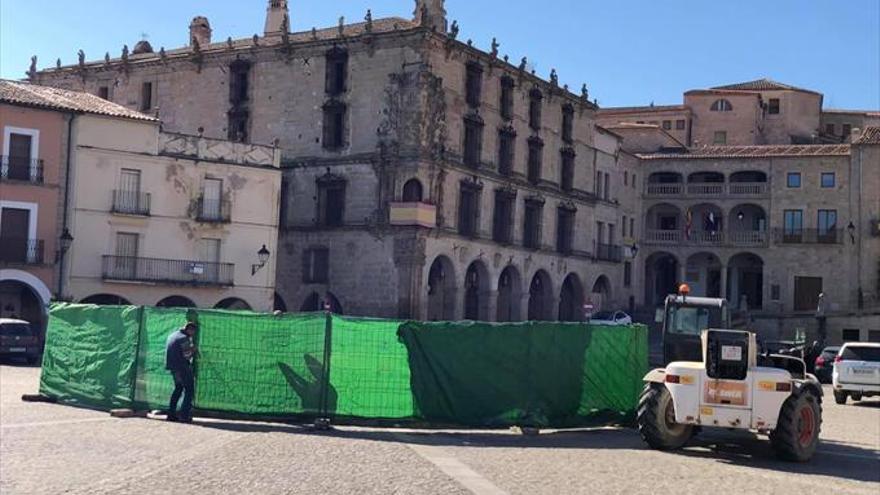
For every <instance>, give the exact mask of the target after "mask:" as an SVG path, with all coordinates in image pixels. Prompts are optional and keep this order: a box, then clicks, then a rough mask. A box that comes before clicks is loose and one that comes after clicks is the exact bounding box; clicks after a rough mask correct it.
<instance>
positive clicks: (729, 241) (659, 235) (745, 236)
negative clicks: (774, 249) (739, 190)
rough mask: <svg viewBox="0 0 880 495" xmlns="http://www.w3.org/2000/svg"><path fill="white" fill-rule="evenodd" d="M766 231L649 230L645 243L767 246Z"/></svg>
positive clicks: (646, 233) (697, 245) (663, 244)
mask: <svg viewBox="0 0 880 495" xmlns="http://www.w3.org/2000/svg"><path fill="white" fill-rule="evenodd" d="M768 238H769V236H768V235H767V232H766V231H763V230H754V231H751V230H749V231H721V230H718V231H695V232H691V233H690V235H689V236H688V235H685V233H684V231H681V230H648V231H646V232H645V239H644V241H643V242H644V243H645V244H648V245H658V246H688V247H701V246H705V247H767V246H768V244H769V242H768Z"/></svg>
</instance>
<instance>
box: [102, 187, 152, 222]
mask: <svg viewBox="0 0 880 495" xmlns="http://www.w3.org/2000/svg"><path fill="white" fill-rule="evenodd" d="M110 211H111V212H113V213H119V214H122V215H140V216H144V217H146V216H150V195H149V194H147V193H142V192H140V191H124V190H122V191H120V190H116V191H113V206H112V208H111V210H110Z"/></svg>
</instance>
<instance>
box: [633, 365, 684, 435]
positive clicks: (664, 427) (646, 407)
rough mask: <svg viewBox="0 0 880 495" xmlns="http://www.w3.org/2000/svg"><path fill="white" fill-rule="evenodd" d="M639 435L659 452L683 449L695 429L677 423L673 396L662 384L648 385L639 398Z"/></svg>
mask: <svg viewBox="0 0 880 495" xmlns="http://www.w3.org/2000/svg"><path fill="white" fill-rule="evenodd" d="M637 422H638V426H639V434H640V435H641V436H642V440H644V441H645V442H646V443H647V444H648V445H650V446H651V447H652V448H655V449H659V450H674V449H678V448H681V447H682V446H684V444H686V443H687V442H688V440H690V439H691V437H692V436H693V434H694V428H693V426H691V425H684V424H680V423H676V422H675V405H674V404H673V402H672V395H671V394H670V393H669V390H668V389H667V388H666V386H665V385H664V384H662V383H653V382H651V383H648V384H646V385H645V389H644V390H643V391H642V395H641V397H639V407H638V412H637Z"/></svg>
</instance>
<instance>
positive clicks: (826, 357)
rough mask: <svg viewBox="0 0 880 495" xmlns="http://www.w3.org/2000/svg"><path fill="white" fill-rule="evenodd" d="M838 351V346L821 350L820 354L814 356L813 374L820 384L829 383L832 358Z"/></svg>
mask: <svg viewBox="0 0 880 495" xmlns="http://www.w3.org/2000/svg"><path fill="white" fill-rule="evenodd" d="M839 351H840V347H839V346H829V347H826V348H824V349H822V352H821V353H820V354H819V355H818V356H816V361H815V363H816V364H815V367H814V369H813V374H814V375H816V378H818V379H819V381H820V382H822V383H831V374H832V373H833V372H834V358H835V357H837V353H838V352H839Z"/></svg>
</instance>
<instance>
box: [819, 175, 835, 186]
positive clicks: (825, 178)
mask: <svg viewBox="0 0 880 495" xmlns="http://www.w3.org/2000/svg"><path fill="white" fill-rule="evenodd" d="M834 183H835V176H834V172H823V173H822V187H834Z"/></svg>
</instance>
